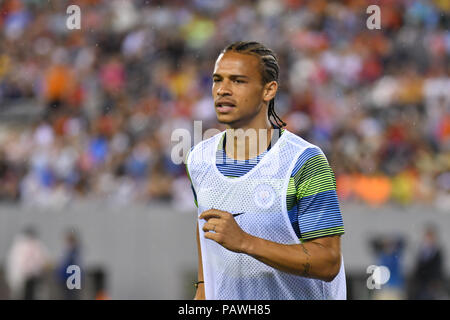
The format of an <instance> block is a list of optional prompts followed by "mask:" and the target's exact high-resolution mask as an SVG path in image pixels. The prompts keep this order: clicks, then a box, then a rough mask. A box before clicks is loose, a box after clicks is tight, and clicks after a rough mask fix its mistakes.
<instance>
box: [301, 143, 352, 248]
mask: <svg viewBox="0 0 450 320" xmlns="http://www.w3.org/2000/svg"><path fill="white" fill-rule="evenodd" d="M296 169H297V170H296V173H295V174H294V181H295V188H296V195H297V206H298V226H299V231H300V241H302V242H303V241H308V240H312V239H315V238H320V237H325V236H331V235H341V234H344V224H343V220H342V215H341V210H340V207H339V201H338V197H337V192H336V179H335V176H334V173H333V170H332V169H331V167H330V165H329V163H328V160H327V158H326V157H325V155H324V154H323V152H322V151H321V150H320V148H317V147H315V148H308V149H306V150H305V152H303V154H302V155H301V156H300V158H299V160H298V162H297V165H296Z"/></svg>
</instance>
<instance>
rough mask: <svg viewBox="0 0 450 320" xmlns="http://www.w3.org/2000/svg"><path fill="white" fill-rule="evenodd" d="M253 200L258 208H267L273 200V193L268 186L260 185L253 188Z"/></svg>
mask: <svg viewBox="0 0 450 320" xmlns="http://www.w3.org/2000/svg"><path fill="white" fill-rule="evenodd" d="M254 200H255V203H256V205H257V206H258V207H259V208H262V209H267V208H269V207H270V206H271V205H272V204H273V202H274V200H275V191H274V190H273V188H272V187H271V186H270V185H268V184H260V185H258V186H257V187H256V188H255V193H254Z"/></svg>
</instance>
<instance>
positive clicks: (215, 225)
mask: <svg viewBox="0 0 450 320" xmlns="http://www.w3.org/2000/svg"><path fill="white" fill-rule="evenodd" d="M199 219H205V220H206V223H205V224H204V225H203V231H204V232H205V238H206V239H211V240H214V241H215V242H217V243H218V244H220V245H221V246H223V247H224V248H226V249H228V250H230V251H234V252H238V253H243V252H245V248H246V246H247V243H248V241H249V240H250V235H249V234H248V233H246V232H244V231H243V230H242V229H241V228H240V227H239V225H238V224H237V223H236V221H235V220H234V217H233V215H232V214H231V213H229V212H226V211H222V210H217V209H209V210H206V211H204V212H202V214H201V215H200V217H199ZM211 231H213V232H211Z"/></svg>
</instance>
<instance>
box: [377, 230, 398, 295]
mask: <svg viewBox="0 0 450 320" xmlns="http://www.w3.org/2000/svg"><path fill="white" fill-rule="evenodd" d="M371 245H372V249H373V250H374V252H375V255H376V256H377V265H378V266H385V267H387V268H388V269H389V272H390V277H389V280H388V282H387V283H385V284H382V285H381V289H378V290H375V291H374V298H375V299H380V300H402V299H405V297H406V296H405V294H406V291H405V275H404V270H403V252H404V249H405V245H406V243H405V240H404V239H403V238H402V237H400V236H392V237H389V236H382V237H379V238H376V239H373V240H372V243H371Z"/></svg>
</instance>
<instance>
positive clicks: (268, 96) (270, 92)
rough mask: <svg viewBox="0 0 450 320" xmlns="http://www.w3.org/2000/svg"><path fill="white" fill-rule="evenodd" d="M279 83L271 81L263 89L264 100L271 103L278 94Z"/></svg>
mask: <svg viewBox="0 0 450 320" xmlns="http://www.w3.org/2000/svg"><path fill="white" fill-rule="evenodd" d="M277 90H278V83H277V82H276V81H270V82H268V83H266V84H265V85H264V89H263V100H264V101H265V102H269V101H270V100H272V99H273V98H275V95H276V94H277Z"/></svg>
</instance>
